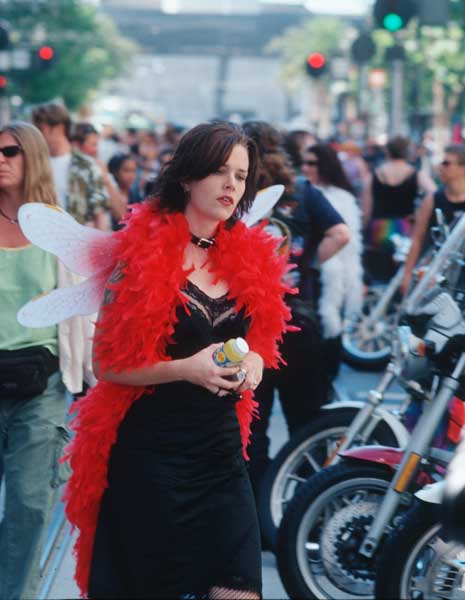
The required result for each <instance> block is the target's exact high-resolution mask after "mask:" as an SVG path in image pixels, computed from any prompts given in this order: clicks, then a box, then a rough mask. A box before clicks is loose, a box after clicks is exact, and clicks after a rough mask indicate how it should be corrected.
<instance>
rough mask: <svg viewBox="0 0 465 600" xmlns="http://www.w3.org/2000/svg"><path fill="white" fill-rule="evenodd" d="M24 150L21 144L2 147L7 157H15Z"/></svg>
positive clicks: (1, 149) (1, 150)
mask: <svg viewBox="0 0 465 600" xmlns="http://www.w3.org/2000/svg"><path fill="white" fill-rule="evenodd" d="M22 150H23V149H22V148H21V146H3V148H0V152H1V153H2V154H3V156H4V157H5V158H13V157H14V156H18V154H19V153H20V152H22Z"/></svg>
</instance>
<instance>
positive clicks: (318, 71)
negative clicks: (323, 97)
mask: <svg viewBox="0 0 465 600" xmlns="http://www.w3.org/2000/svg"><path fill="white" fill-rule="evenodd" d="M327 66H328V65H327V62H326V56H325V55H324V54H322V53H321V52H311V53H310V54H309V55H308V56H307V60H306V63H305V68H306V70H307V74H308V75H310V77H319V76H320V75H323V73H324V72H325V71H326V67H327Z"/></svg>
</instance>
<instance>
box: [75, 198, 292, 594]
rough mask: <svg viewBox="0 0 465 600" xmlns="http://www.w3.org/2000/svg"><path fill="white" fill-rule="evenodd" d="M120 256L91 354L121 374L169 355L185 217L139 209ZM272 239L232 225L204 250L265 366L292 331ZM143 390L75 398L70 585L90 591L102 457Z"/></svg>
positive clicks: (243, 425) (181, 279)
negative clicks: (74, 534) (246, 319)
mask: <svg viewBox="0 0 465 600" xmlns="http://www.w3.org/2000/svg"><path fill="white" fill-rule="evenodd" d="M115 235H116V237H117V238H118V240H119V246H118V252H117V259H118V261H119V263H120V264H121V265H123V273H124V278H123V280H122V281H120V282H118V283H113V284H111V285H110V287H112V288H113V290H114V295H115V297H114V301H113V302H112V303H111V304H109V305H107V306H105V308H104V310H103V311H101V312H102V314H101V317H100V321H99V326H98V332H97V336H96V345H95V353H96V357H97V360H98V362H99V364H100V366H101V368H102V370H103V371H105V370H106V369H107V368H111V369H113V370H117V371H122V370H125V369H130V368H138V367H143V366H148V365H152V364H154V363H156V362H159V361H165V360H170V358H169V356H167V354H166V346H167V344H168V343H169V342H170V341H171V340H172V334H173V332H174V326H175V324H176V307H177V306H179V304H180V303H185V302H186V301H185V298H184V296H183V294H182V293H181V289H182V287H183V285H184V284H185V280H186V276H187V275H188V272H187V271H185V270H183V266H182V265H183V253H184V248H185V247H186V245H187V243H188V242H189V238H190V233H189V227H188V223H187V221H186V219H185V217H184V215H183V214H182V213H171V214H166V213H161V212H156V211H154V209H153V207H152V206H151V205H149V204H143V205H140V206H138V207H137V208H135V209H134V210H133V212H132V214H131V216H130V218H129V219H128V221H127V226H126V227H125V229H124V230H122V231H121V232H118V233H117V234H115ZM275 249H276V241H275V240H273V239H272V238H271V237H270V236H269V235H268V234H266V233H265V232H264V231H263V230H262V228H261V227H255V228H253V229H248V228H247V227H246V226H245V225H244V224H243V223H236V224H235V225H234V227H232V228H231V229H229V230H228V229H226V228H225V227H224V226H223V225H222V226H220V230H219V232H218V235H217V238H216V244H215V246H214V247H213V249H212V250H210V255H211V264H212V267H211V268H212V271H213V272H214V273H215V274H216V275H217V277H218V279H224V280H225V281H227V282H228V285H229V296H230V297H232V298H235V299H236V309H237V310H240V309H241V308H242V307H244V308H245V311H246V315H247V316H250V318H251V323H250V328H249V332H248V335H247V341H248V343H249V346H250V348H251V350H254V351H256V352H258V354H260V355H261V356H262V357H263V359H264V361H265V365H266V366H267V367H274V368H277V367H278V363H279V362H281V356H280V354H279V351H278V347H277V343H278V342H279V341H280V340H281V339H282V334H283V333H284V332H285V331H286V330H289V329H291V327H290V326H288V325H287V324H286V323H287V321H289V320H290V311H289V309H288V308H287V307H286V305H285V304H284V301H283V296H284V294H285V293H288V292H291V291H292V290H289V289H288V288H286V286H285V285H284V284H283V283H282V277H283V275H284V273H285V271H286V269H287V268H288V267H287V266H286V261H285V259H283V258H282V257H279V256H278V255H277V253H276V251H275ZM144 391H145V388H143V387H140V386H138V387H136V386H125V385H118V384H113V383H108V382H99V383H98V384H97V385H96V386H95V387H94V388H93V389H92V390H91V391H90V392H89V393H88V394H87V396H86V397H85V398H83V399H81V400H80V401H79V402H77V403H76V406H75V408H74V410H77V411H78V414H77V416H76V417H75V418H74V419H73V422H72V428H73V429H74V430H75V432H76V433H75V436H74V438H73V441H72V442H71V444H70V445H69V446H68V448H67V451H66V452H67V453H66V455H65V460H69V461H70V464H71V468H72V475H71V477H70V479H69V481H68V484H67V486H66V491H65V496H64V500H65V502H66V514H67V516H68V519H69V521H70V522H71V524H72V525H73V527H76V528H77V529H78V530H79V536H78V539H77V541H76V545H75V548H74V550H75V553H76V558H77V566H76V576H75V577H76V581H77V583H78V585H79V588H80V590H81V592H82V594H83V596H85V595H86V592H87V586H88V579H89V569H90V561H91V557H92V549H93V540H94V533H95V528H96V524H97V518H98V513H99V508H100V500H101V497H102V493H103V490H104V489H105V488H106V486H107V463H108V459H109V456H110V451H111V447H112V445H113V444H114V443H115V441H116V437H117V432H118V427H119V424H120V423H121V421H122V419H124V417H125V415H126V413H127V411H128V409H129V408H130V406H131V405H132V403H133V402H134V401H135V400H137V398H139V397H140V396H141V395H142V394H143V393H144ZM256 406H257V404H256V402H255V401H254V400H253V394H252V393H251V392H246V393H244V394H243V399H242V400H241V401H239V402H238V403H237V418H238V421H239V425H240V431H241V437H242V443H243V453H244V456H245V457H246V458H247V453H246V446H247V444H248V441H249V437H250V423H251V420H252V417H253V414H254V412H256Z"/></svg>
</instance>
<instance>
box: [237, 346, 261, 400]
mask: <svg viewBox="0 0 465 600" xmlns="http://www.w3.org/2000/svg"><path fill="white" fill-rule="evenodd" d="M263 367H264V362H263V358H262V357H261V356H260V354H257V353H256V352H249V353H248V354H247V355H246V356H245V358H244V360H243V361H242V364H241V368H240V370H241V371H242V372H243V373H245V378H244V380H243V382H242V383H241V385H240V387H239V388H238V390H237V391H238V392H239V393H240V392H245V391H246V390H255V389H256V388H257V387H258V385H259V384H260V382H261V380H262V379H263Z"/></svg>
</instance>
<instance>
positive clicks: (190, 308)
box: [65, 123, 292, 599]
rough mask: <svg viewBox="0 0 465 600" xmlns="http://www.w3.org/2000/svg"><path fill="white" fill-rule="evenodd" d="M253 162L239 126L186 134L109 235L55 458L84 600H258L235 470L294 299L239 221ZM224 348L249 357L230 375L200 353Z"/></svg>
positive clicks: (247, 496)
mask: <svg viewBox="0 0 465 600" xmlns="http://www.w3.org/2000/svg"><path fill="white" fill-rule="evenodd" d="M257 160H258V159H257V151H256V147H255V144H254V143H253V142H252V141H251V140H250V139H249V138H247V137H246V136H245V134H244V133H243V132H242V130H240V129H239V128H237V127H235V126H233V125H231V124H226V123H214V124H203V125H199V126H197V127H195V128H194V129H192V130H191V131H189V132H188V133H187V134H186V135H185V136H184V137H183V139H182V140H181V142H180V144H179V146H178V149H177V151H176V153H175V155H174V157H173V159H172V161H171V162H170V163H169V164H168V166H167V167H166V168H165V169H164V171H163V172H162V174H161V175H160V177H159V179H158V182H157V199H156V201H153V202H151V203H145V204H143V205H140V206H138V207H136V208H135V209H134V210H133V212H132V213H131V215H130V217H129V218H128V220H127V222H126V226H125V228H124V229H123V230H121V231H120V232H118V233H117V234H116V236H117V238H118V240H119V246H118V267H117V269H116V270H115V272H114V273H113V275H112V277H111V278H110V280H109V282H108V284H107V290H106V294H105V301H104V303H103V306H102V308H101V310H100V314H99V318H98V322H97V330H96V331H97V332H96V337H95V344H94V368H95V372H96V375H97V377H98V379H99V383H98V384H97V386H96V387H95V388H93V389H92V390H91V391H90V392H89V394H88V395H87V396H86V397H85V398H83V399H82V400H80V401H79V402H78V403H77V404H78V407H77V409H78V415H77V417H76V418H75V420H74V425H73V427H74V429H75V430H76V435H75V437H74V440H73V442H72V444H71V446H70V447H69V449H68V455H67V458H68V460H69V461H70V463H71V467H72V470H73V474H72V476H71V478H70V481H69V483H68V486H67V489H66V494H65V500H66V511H67V515H68V518H69V519H70V521H71V523H72V524H73V525H74V526H75V527H76V528H77V529H78V530H79V536H78V539H77V542H76V546H75V552H76V557H77V570H76V580H77V582H78V584H79V586H80V588H81V591H82V593H83V594H84V595H85V594H88V595H89V596H90V597H91V598H202V597H203V598H250V599H254V598H260V597H261V555H260V541H259V532H258V525H257V518H256V510H255V506H254V500H253V494H252V491H251V487H250V482H249V478H248V473H247V469H246V463H245V460H244V459H246V458H247V452H246V446H247V443H248V440H249V436H250V423H251V420H252V416H253V413H254V411H256V403H255V402H254V400H253V391H254V389H255V388H256V387H257V386H258V385H259V383H260V381H261V378H262V372H263V368H264V367H274V368H277V367H278V363H279V362H280V355H279V352H278V349H277V343H278V342H279V341H280V339H281V337H282V334H283V332H284V331H285V330H286V329H288V328H289V326H287V324H286V323H287V321H289V319H290V313H289V310H288V309H287V307H286V305H285V303H284V300H283V298H284V295H285V294H286V293H289V292H291V291H292V290H289V289H288V288H286V286H285V285H284V284H283V283H282V277H283V275H284V273H285V271H286V268H287V267H286V261H285V259H284V258H282V257H279V256H278V254H277V252H276V241H274V240H273V239H272V238H271V237H270V236H269V235H267V234H266V233H265V232H264V231H263V228H261V227H255V228H251V229H249V228H247V227H246V226H245V225H244V224H243V223H242V222H240V221H239V217H240V216H241V214H242V213H243V212H244V211H247V210H248V209H249V208H250V205H251V203H252V201H253V198H254V197H255V185H256V174H257ZM232 337H245V338H246V340H247V342H248V344H249V347H250V352H249V354H247V356H246V357H245V358H244V359H243V362H242V364H241V367H240V368H238V367H229V368H222V367H218V366H217V365H216V364H215V363H214V361H213V360H212V353H213V352H214V350H215V349H216V348H218V347H219V346H220V344H221V343H222V342H224V341H226V340H227V339H229V338H232ZM239 371H240V372H241V374H242V379H239V378H238V372H239ZM236 376H237V378H236V380H235V381H233V380H232V379H234V378H235V377H236Z"/></svg>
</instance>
